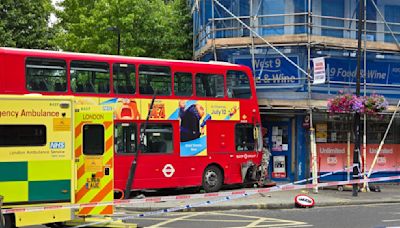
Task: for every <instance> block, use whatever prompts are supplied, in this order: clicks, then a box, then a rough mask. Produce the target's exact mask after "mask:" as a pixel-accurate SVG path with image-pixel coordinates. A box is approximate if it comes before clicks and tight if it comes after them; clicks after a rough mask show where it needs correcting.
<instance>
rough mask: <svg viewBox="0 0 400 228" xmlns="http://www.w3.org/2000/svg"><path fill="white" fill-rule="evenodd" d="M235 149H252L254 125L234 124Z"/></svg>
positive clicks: (253, 144) (253, 145) (253, 146)
mask: <svg viewBox="0 0 400 228" xmlns="http://www.w3.org/2000/svg"><path fill="white" fill-rule="evenodd" d="M235 147H236V151H253V150H254V148H255V140H254V125H253V124H236V126H235Z"/></svg>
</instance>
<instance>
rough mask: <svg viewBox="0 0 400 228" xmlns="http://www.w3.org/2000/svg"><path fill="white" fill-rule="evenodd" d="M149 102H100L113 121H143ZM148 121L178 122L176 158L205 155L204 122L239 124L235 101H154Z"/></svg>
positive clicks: (121, 100) (237, 106)
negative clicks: (108, 109)
mask: <svg viewBox="0 0 400 228" xmlns="http://www.w3.org/2000/svg"><path fill="white" fill-rule="evenodd" d="M151 102H152V99H130V98H112V99H103V100H101V101H100V104H102V105H110V104H113V105H114V118H115V119H117V120H139V119H141V120H145V119H146V118H147V115H148V112H149V110H150V106H151ZM149 119H150V120H178V121H179V131H180V156H182V157H187V156H206V155H207V121H210V120H239V119H240V111H239V102H237V101H212V102H207V101H201V100H170V99H156V100H154V103H153V107H152V111H151V113H150V115H149Z"/></svg>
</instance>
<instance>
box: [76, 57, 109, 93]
mask: <svg viewBox="0 0 400 228" xmlns="http://www.w3.org/2000/svg"><path fill="white" fill-rule="evenodd" d="M71 89H72V91H73V92H76V93H98V94H104V93H109V92H110V69H109V65H108V64H107V63H101V62H85V61H72V62H71Z"/></svg>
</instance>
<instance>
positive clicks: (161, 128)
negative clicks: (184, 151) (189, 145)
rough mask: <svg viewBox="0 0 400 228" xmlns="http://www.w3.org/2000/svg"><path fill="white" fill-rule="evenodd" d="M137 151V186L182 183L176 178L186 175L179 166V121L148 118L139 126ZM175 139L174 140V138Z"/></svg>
mask: <svg viewBox="0 0 400 228" xmlns="http://www.w3.org/2000/svg"><path fill="white" fill-rule="evenodd" d="M140 129H141V130H140V139H141V140H140V143H141V145H140V147H139V148H140V151H139V153H140V154H139V158H138V167H137V168H138V170H137V175H136V176H135V177H136V181H135V182H134V183H136V184H137V185H138V186H140V188H171V187H172V188H173V187H178V186H181V185H182V183H180V182H178V181H179V178H178V177H184V176H185V175H188V174H187V173H185V172H184V169H183V168H181V167H178V164H179V157H178V156H176V155H177V154H178V153H179V149H178V148H179V140H177V139H178V133H177V130H175V131H174V129H179V125H178V121H150V122H148V123H145V122H142V123H141V125H140ZM174 139H175V140H174Z"/></svg>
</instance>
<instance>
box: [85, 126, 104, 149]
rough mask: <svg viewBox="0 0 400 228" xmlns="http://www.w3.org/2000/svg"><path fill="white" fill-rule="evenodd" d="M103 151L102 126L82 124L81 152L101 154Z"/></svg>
mask: <svg viewBox="0 0 400 228" xmlns="http://www.w3.org/2000/svg"><path fill="white" fill-rule="evenodd" d="M103 153H104V126H103V125H101V124H86V125H84V126H83V154H84V155H102V154H103Z"/></svg>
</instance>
